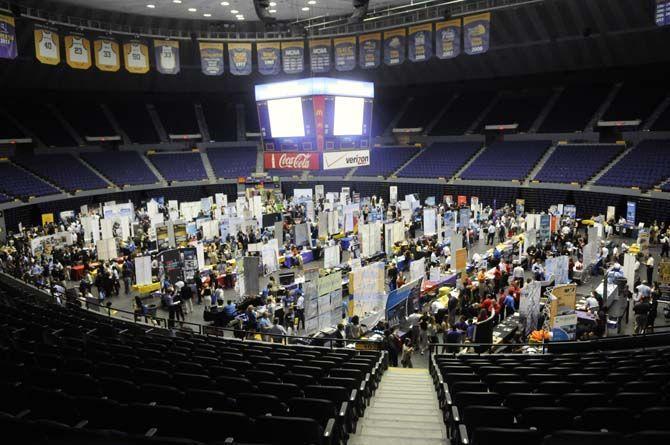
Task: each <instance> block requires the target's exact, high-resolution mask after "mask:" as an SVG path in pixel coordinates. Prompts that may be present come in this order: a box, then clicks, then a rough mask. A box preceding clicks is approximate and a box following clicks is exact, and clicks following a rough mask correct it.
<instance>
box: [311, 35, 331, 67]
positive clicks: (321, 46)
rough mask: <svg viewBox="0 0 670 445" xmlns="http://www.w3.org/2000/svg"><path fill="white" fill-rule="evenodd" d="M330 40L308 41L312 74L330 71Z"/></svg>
mask: <svg viewBox="0 0 670 445" xmlns="http://www.w3.org/2000/svg"><path fill="white" fill-rule="evenodd" d="M330 48H331V42H330V39H321V40H310V41H309V63H310V67H311V69H312V72H313V73H327V72H328V71H330Z"/></svg>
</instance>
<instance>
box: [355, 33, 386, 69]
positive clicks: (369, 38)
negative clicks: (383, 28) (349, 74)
mask: <svg viewBox="0 0 670 445" xmlns="http://www.w3.org/2000/svg"><path fill="white" fill-rule="evenodd" d="M381 49H382V35H381V33H378V32H375V33H373V34H363V35H362V36H358V64H359V65H360V67H361V68H364V69H369V68H377V67H378V66H379V64H380V63H381V62H380V61H381Z"/></svg>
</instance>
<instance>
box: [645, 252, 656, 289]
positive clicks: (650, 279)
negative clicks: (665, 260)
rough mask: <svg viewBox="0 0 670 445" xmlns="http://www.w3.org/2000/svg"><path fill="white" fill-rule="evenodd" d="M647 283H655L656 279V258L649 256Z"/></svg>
mask: <svg viewBox="0 0 670 445" xmlns="http://www.w3.org/2000/svg"><path fill="white" fill-rule="evenodd" d="M646 265H647V283H653V278H654V257H653V256H651V255H649V258H647V263H646Z"/></svg>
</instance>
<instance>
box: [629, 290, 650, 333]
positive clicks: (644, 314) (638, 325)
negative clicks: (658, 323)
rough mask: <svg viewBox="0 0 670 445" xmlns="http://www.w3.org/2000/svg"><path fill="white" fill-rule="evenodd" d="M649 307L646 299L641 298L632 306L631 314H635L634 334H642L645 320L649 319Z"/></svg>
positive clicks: (645, 325)
mask: <svg viewBox="0 0 670 445" xmlns="http://www.w3.org/2000/svg"><path fill="white" fill-rule="evenodd" d="M650 308H651V305H650V304H649V298H648V297H642V299H641V300H640V302H639V303H637V304H636V305H635V306H633V313H634V314H635V331H634V332H635V334H643V333H644V331H645V329H646V327H647V318H648V317H649V309H650Z"/></svg>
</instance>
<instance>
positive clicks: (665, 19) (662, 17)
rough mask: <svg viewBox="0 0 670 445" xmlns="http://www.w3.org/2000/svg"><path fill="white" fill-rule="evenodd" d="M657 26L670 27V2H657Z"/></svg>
mask: <svg viewBox="0 0 670 445" xmlns="http://www.w3.org/2000/svg"><path fill="white" fill-rule="evenodd" d="M656 25H657V26H670V0H656Z"/></svg>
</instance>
